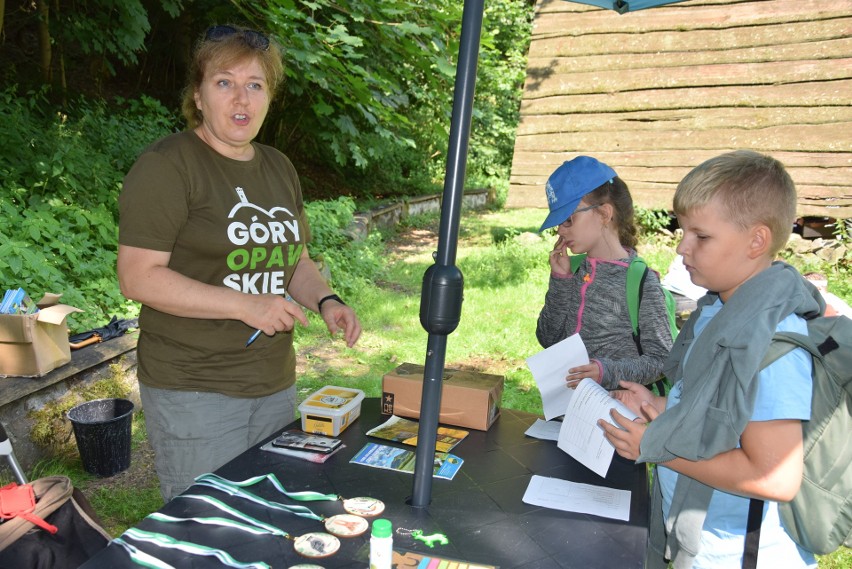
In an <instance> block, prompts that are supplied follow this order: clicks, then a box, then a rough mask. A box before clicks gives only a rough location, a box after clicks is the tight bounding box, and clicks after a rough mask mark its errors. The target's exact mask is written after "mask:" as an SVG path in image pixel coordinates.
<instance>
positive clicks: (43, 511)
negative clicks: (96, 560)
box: [0, 476, 112, 569]
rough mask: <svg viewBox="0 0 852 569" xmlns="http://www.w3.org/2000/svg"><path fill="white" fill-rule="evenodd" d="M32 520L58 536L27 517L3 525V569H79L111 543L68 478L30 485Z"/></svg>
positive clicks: (0, 544) (0, 548) (0, 538)
mask: <svg viewBox="0 0 852 569" xmlns="http://www.w3.org/2000/svg"><path fill="white" fill-rule="evenodd" d="M31 485H32V487H33V491H34V494H35V509H34V510H33V511H32V512H31V515H32V516H36V517H38V518H41V519H42V520H44V521H45V522H47V523H48V524H50V525H53V526H55V527H56V528H57V530H58V531H57V532H56V533H55V534H51V533H50V532H49V531H47V530H45V529H42V528H41V527H38V526H37V525H36V524H34V523H33V522H31V521H28V520H27V519H25V518H24V517H20V516H18V517H13V518H11V519H6V520H4V521H3V522H2V523H0V569H22V568H27V569H77V567H79V566H80V565H82V564H83V563H84V562H85V561H87V560H88V559H89V558H90V557H92V556H93V555H94V554H95V553H97V552H98V551H100V550H101V549H103V548H105V547H106V546H107V544H109V542H110V539H112V538H111V537H110V536H109V534H107V533H106V531H104V529H103V528H102V527H101V524H100V522H99V521H98V519H97V515H96V514H95V513H94V510H92V507H91V506H90V505H89V502H88V500H86V498H85V496H84V495H83V493H82V492H80V491H79V490H77V489H76V488H74V487H73V485H72V484H71V480H70V479H69V478H67V477H65V476H46V477H44V478H39V479H38V480H36V481H35V482H32V483H31Z"/></svg>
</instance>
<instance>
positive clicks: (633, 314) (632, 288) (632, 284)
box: [627, 256, 666, 397]
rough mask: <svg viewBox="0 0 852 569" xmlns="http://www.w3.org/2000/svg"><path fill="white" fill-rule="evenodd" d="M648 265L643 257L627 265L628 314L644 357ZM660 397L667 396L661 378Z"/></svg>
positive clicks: (640, 351) (658, 386)
mask: <svg viewBox="0 0 852 569" xmlns="http://www.w3.org/2000/svg"><path fill="white" fill-rule="evenodd" d="M649 270H650V269H649V268H648V264H647V263H646V262H645V260H644V259H643V258H642V257H639V256H636V257H633V258H632V259H630V264H629V265H627V313H628V315H629V316H630V326H631V328H633V341H634V342H635V343H636V350H637V351H638V352H639V355H640V356H641V355H642V353H643V352H642V340H641V338H640V330H639V305H640V304H641V303H642V291H643V290H644V288H645V279H646V278H647V277H648V271H649ZM654 387H656V388H657V393H659V395H660V396H661V397H662V396H665V394H666V379H665V378H660V379H658V380H657V381H655V382H654Z"/></svg>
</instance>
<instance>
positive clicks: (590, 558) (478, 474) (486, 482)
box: [82, 399, 648, 569]
mask: <svg viewBox="0 0 852 569" xmlns="http://www.w3.org/2000/svg"><path fill="white" fill-rule="evenodd" d="M536 418H537V417H536V416H535V415H532V414H529V413H524V412H521V411H513V410H510V409H504V410H503V411H502V415H501V417H500V418H499V419H498V420H497V422H496V423H495V424H494V425H493V426H492V427H491V429H490V430H489V431H487V432H482V431H475V430H470V435H469V436H468V437H467V438H466V439H465V440H464V441H462V442H461V443H460V444H459V445H458V446H456V447H455V448H454V449H453V451H452V452H453V454H456V455H458V456H460V457H461V458H463V459H464V461H465V462H464V465H463V466H462V468H461V470H460V471H459V472H458V474H456V476H455V478H454V479H453V480H452V481H448V480H440V479H434V481H433V486H432V502H431V504H430V505H429V506H428V507H424V508H414V507H411V506H409V505H407V504H406V498H407V497H409V496H410V495H411V492H412V484H413V477H412V475H410V474H403V473H398V472H393V471H389V470H382V469H377V468H370V467H366V466H362V465H355V464H350V463H349V460H350V458H352V456H354V455H355V453H356V452H357V451H358V450H360V449H361V448H362V447H363V446H364V444H365V443H366V442H367V441H368V440H369V441H373V442H379V443H383V444H393V443H389V442H388V441H382V440H379V439H373V438H371V437H367V436H366V435H365V433H366V431H368V430H369V429H371V428H373V427H375V426H376V425H378V424H380V423H381V422H383V421H384V420H386V419H387V416H382V415H381V414H380V411H379V400H378V399H366V400H365V401H364V402H363V405H362V410H361V417H360V418H359V419H358V420H357V421H355V423H353V424H352V425H350V426H349V428H348V429H347V430H345V431H344V432H343V433H341V434H340V436H339V438H341V439H343V441H344V443H345V444H346V445H347V448H344V449H343V450H341V451H340V452H338V453H337V454H336V455H334V456H332V457H331V458H330V459H329V460H328V461H327V462H326V463H324V464H314V463H310V462H306V461H302V460H298V459H293V458H289V457H284V456H281V455H278V454H274V453H271V452H267V451H262V450H260V449H259V448H255V449H251V450H248V451H246V452H245V453H243V454H242V455H240V456H239V457H237V458H235V459H234V460H232V461H231V462H229V463H228V464H226V465H224V466H223V467H222V468H220V469H219V470H217V471H216V474H218V475H220V476H222V477H225V478H227V479H229V480H233V481H239V480H245V479H248V478H250V477H252V476H257V475H262V474H267V473H274V474H275V475H276V476H277V477H278V479H279V480H280V481H281V483H282V484H283V485H284V487H285V488H286V489H287V490H288V491H291V492H293V491H301V490H314V491H318V492H323V493H336V494H339V495H341V496H343V497H345V498H354V497H358V496H369V497H373V498H378V499H380V500H382V501H383V502H384V503H385V505H386V510H385V512H384V513H383V514H382V515H381V517H384V518H388V519H390V520H391V521H392V522H393V526H394V528H395V529H396V528H407V529H422V530H424V533H425V534H430V533H434V532H440V533H444V534H446V535H447V537H448V538H449V541H450V543H449V544H448V545H444V546H441V545H436V546H435V547H434V548H432V549H430V548H429V547H427V546H426V545H425V544H424V543H422V542H420V541H415V540H413V539H412V538H411V537H409V536H402V535H397V534H394V550H395V551H396V552H398V553H405V552H418V553H421V554H424V555H427V556H434V557H444V558H450V559H458V560H464V561H467V562H469V563H471V564H476V563H480V564H488V565H496V566H499V567H501V568H509V567H523V568H541V569H547V568H557V567H577V568H583V569H593V568H597V567H600V568H606V569H610V568H618V569H627V568H631V567H636V568H637V569H638V568H641V567H642V566H643V560H644V555H645V547H646V539H647V533H648V530H647V519H648V476H647V471H646V468H645V465H635V464H633V463H631V462H629V461H626V460H624V459H621V458H619V457H618V456H617V455H616V457H615V459H614V460H613V463H612V466H611V467H610V469H609V473H608V476H607V478H605V479H603V478H601V477H599V476H598V475H597V474H595V473H593V472H592V471H590V470H589V469H587V468H586V467H584V466H582V465H581V464H579V463H577V462H576V461H574V460H573V459H572V458H570V457H569V456H568V455H567V454H565V453H564V452H563V451H562V450H560V449H559V448H557V446H556V443H555V442H553V441H542V440H538V439H534V438H531V437H527V436H525V435H524V432H525V431H526V429H527V428H528V427H529V426H530V425H531V424H533V423H534V422H535V420H536ZM299 426H300V425H299V423H298V422H296V423H293V424H292V425H291V427H299ZM533 474H538V475H541V476H547V477H553V478H559V479H563V480H570V481H572V482H581V483H587V484H594V485H598V486H607V487H611V488H617V489H622V490H630V491H631V501H630V520H629V522H622V521H618V520H612V519H606V518H601V517H597V516H592V515H585V514H577V513H571V512H563V511H560V510H553V509H548V508H540V507H536V506H530V505H528V504H525V503H523V502H522V497H523V495H524V492H525V491H526V488H527V485H528V484H529V481H530V478H531V476H532V475H533ZM249 490H250V491H251V492H253V493H255V494H258V495H261V496H263V497H264V498H266V499H267V500H271V501H277V502H282V503H289V504H297V502H294V501H291V500H289V499H288V498H286V497H284V496H282V495H280V494H277V493H276V492H275V491H274V490H272V485H271V484H270V483H269V482H264V483H262V484H258V485H256V486H252V487H251V488H249ZM187 493H191V494H208V495H210V496H214V497H216V498H217V499H219V500H222V501H224V502H227V503H229V504H231V505H232V506H234V507H237V508H238V509H239V510H241V511H243V512H245V513H247V514H249V515H251V516H253V517H255V518H257V519H260V520H262V521H264V522H268V523H271V524H273V525H275V526H277V527H280V528H281V529H284V530H285V531H287V532H288V533H290V535H294V536H298V535H302V534H304V533H308V532H315V531H324V528H323V527H322V524H321V523H320V522H318V521H314V520H310V519H305V518H300V517H297V516H295V515H293V514H290V513H287V512H281V511H275V510H271V509H269V508H265V507H263V506H260V505H257V504H253V503H250V502H247V501H245V500H241V499H238V498H233V497H230V496H226V495H225V494H224V493H222V492H219V491H217V490H214V489H212V488H208V487H205V486H193V487H191V488H190V489H189V490H187ZM302 504H303V505H306V506H308V507H309V508H310V509H311V510H313V511H314V512H316V513H318V514H320V515H323V516H331V515H334V514H339V513H344V511H343V508H342V505H341V503H340V502H308V503H302ZM159 511H160V512H161V513H163V514H167V515H171V516H175V517H204V516H222V515H223V514H222V512H220V511H219V510H216V509H215V508H213V507H211V506H208V505H206V504H205V503H203V502H201V501H199V500H191V499H181V498H176V499H174V500H172V501H171V502H169V503H168V504H166V505H165V506H163V508H162V509H161V510H159ZM136 527H137V528H139V529H142V530H147V531H151V532H159V533H165V534H167V535H170V536H172V537H174V538H175V539H179V540H183V541H189V542H192V543H198V544H204V545H208V546H210V547H216V548H218V549H222V550H225V551H227V552H228V553H230V554H231V555H232V556H233V557H234V558H235V559H237V560H239V561H242V562H249V561H264V562H266V563H268V564H269V565H271V566H272V567H273V568H275V569H285V568H287V567H290V566H292V565H296V564H298V563H315V564H317V565H320V566H323V567H327V568H332V567H366V566H367V565H368V558H369V532H367V533H365V534H364V535H362V536H360V537H355V538H341V540H340V541H341V547H340V550H339V551H338V552H337V554H335V555H334V556H332V557H328V558H324V559H319V560H314V561H312V560H309V559H306V558H304V557H301V556H299V555H298V554H297V553H295V551H294V550H293V545H292V543H291V542H289V541H287V540H284V539H283V538H280V537H275V536H271V535H263V536H258V537H252V536H249V535H248V534H246V533H243V532H240V531H238V530H235V529H231V528H218V527H211V526H201V525H200V524H195V523H191V522H184V523H169V524H166V523H163V522H158V521H155V520H151V519H148V518H146V519H145V520H143V521H142V522H140V523H139V525H138V526H136ZM128 541H129V542H131V543H134V544H135V545H138V546H139V548H140V549H142V550H144V551H146V552H148V553H151V554H154V555H156V556H157V557H159V558H160V559H162V560H164V561H167V562H169V563H171V564H172V565H174V566H175V567H179V568H181V569H183V568H193V569H195V568H198V569H202V568H203V569H206V568H208V567H209V568H217V569H218V568H221V567H223V565H222V564H221V563H220V562H219V561H217V560H215V559H214V558H206V557H197V556H190V555H186V554H182V553H180V552H173V551H171V550H166V549H162V548H158V547H156V546H154V545H150V544H144V543H139V542H133V541H132V540H128ZM82 567H83V569H117V568H124V567H126V568H135V567H138V565H136V564H134V563H133V562H132V561H131V560H130V558H129V557H128V555H127V553H126V552H125V551H124V550H123V549H122V548H121V547H120V546H118V545H115V544H111V545H110V546H109V547H107V548H106V549H104V550H103V551H101V552H100V553H98V554H97V555H96V556H95V557H93V558H92V559H90V560H89V561H88V562H87V563H85V564H84V565H83V566H82Z"/></svg>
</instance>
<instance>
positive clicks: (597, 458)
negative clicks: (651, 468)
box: [557, 378, 637, 477]
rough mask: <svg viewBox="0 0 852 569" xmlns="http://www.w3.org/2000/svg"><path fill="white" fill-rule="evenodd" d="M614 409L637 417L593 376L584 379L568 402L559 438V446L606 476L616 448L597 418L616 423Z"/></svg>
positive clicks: (625, 414)
mask: <svg viewBox="0 0 852 569" xmlns="http://www.w3.org/2000/svg"><path fill="white" fill-rule="evenodd" d="M611 409H615V410H617V411H618V412H619V413H621V414H622V415H624V416H625V417H627V418H628V419H630V420H631V421H632V420H633V419H636V417H637V416H636V414H635V413H633V412H632V411H631V410H630V409H628V408H627V407H625V405H624V404H623V403H622V402H621V401H619V400H618V399H614V398H613V397H612V396H611V395H610V393H609V391H607V390H606V389H604V388H603V387H601V386H600V385H598V384H597V383H596V382H595V381H594V380H591V379H588V378H586V379H584V380H583V381H581V382H580V383H579V384H578V385H577V389H575V390H574V395H573V396H572V397H571V401H570V402H569V403H568V409H567V410H566V411H565V417H564V418H563V419H562V428H561V429H560V430H559V439H558V441H557V446H558V447H559V448H561V449H562V450H564V451H565V452H567V453H568V454H569V455H570V456H572V457H573V458H574V459H575V460H577V461H578V462H580V463H582V464H584V465H585V466H586V467H588V468H589V469H590V470H592V471H593V472H595V473H596V474H598V475H600V476H602V477H606V473H607V471H608V470H609V465H610V464H611V463H612V455H613V453H614V452H615V448H613V446H612V445H611V444H610V443H609V441H608V440H606V437H604V432H603V429H601V428H600V427H599V426H598V420H599V419H605V420H606V421H608V422H610V423H611V424H613V425H615V423H614V422H613V420H612V417H611V416H610V414H609V412H610V410H611Z"/></svg>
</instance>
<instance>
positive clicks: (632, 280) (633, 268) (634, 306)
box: [627, 257, 648, 353]
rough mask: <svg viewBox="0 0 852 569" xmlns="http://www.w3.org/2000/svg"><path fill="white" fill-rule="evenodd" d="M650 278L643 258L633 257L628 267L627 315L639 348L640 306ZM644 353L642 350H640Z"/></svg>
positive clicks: (634, 339)
mask: <svg viewBox="0 0 852 569" xmlns="http://www.w3.org/2000/svg"><path fill="white" fill-rule="evenodd" d="M647 276H648V265H647V264H646V263H645V261H644V260H643V259H642V258H641V257H633V258H632V259H631V260H630V264H629V265H628V266H627V313H628V315H629V316H630V327H631V328H633V341H634V342H636V346H637V347H638V346H639V304H640V303H641V302H642V288H643V287H644V286H645V278H646V277H647ZM639 353H642V348H639Z"/></svg>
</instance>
